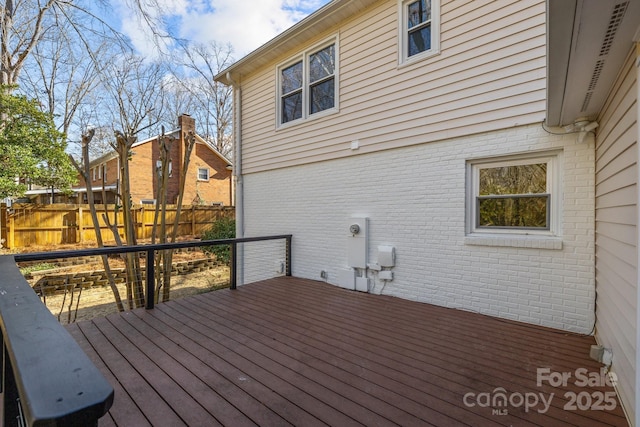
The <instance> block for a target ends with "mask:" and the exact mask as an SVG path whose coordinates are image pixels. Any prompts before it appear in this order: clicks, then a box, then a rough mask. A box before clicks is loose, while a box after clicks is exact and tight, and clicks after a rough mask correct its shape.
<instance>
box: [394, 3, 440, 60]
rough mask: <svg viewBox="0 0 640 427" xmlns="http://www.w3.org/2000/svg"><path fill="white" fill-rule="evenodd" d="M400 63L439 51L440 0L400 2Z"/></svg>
mask: <svg viewBox="0 0 640 427" xmlns="http://www.w3.org/2000/svg"><path fill="white" fill-rule="evenodd" d="M400 9H401V10H400V13H399V16H400V17H401V22H400V38H399V40H400V43H401V47H400V63H404V62H408V61H413V60H415V59H419V58H424V57H427V56H430V55H433V54H436V53H438V52H439V51H440V28H439V21H440V0H401V1H400Z"/></svg>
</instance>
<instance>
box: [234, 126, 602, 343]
mask: <svg viewBox="0 0 640 427" xmlns="http://www.w3.org/2000/svg"><path fill="white" fill-rule="evenodd" d="M361 142H362V143H366V141H361ZM539 150H542V151H544V150H562V155H561V157H560V158H559V159H560V161H561V164H560V168H561V170H562V174H563V178H562V182H561V189H562V194H561V197H562V201H563V203H562V206H563V209H562V213H561V239H556V240H559V243H558V242H553V241H552V240H551V242H552V243H551V244H550V243H549V242H547V241H545V242H544V243H543V244H538V245H536V244H533V245H531V244H530V243H529V246H537V247H524V246H526V245H527V241H524V240H526V239H522V240H523V241H519V240H518V239H512V241H511V240H509V239H497V240H496V241H495V242H492V241H491V240H490V239H488V240H487V241H484V242H483V241H473V242H472V241H471V239H469V238H468V237H466V235H465V214H466V208H465V206H466V190H465V186H466V162H467V161H468V160H470V159H475V158H482V157H492V156H502V155H507V154H520V153H528V152H532V151H539ZM593 150H594V147H593V142H592V141H585V142H584V143H582V144H580V143H578V142H577V136H576V135H565V136H557V135H550V134H548V133H546V132H545V131H544V130H542V128H541V126H540V125H538V124H537V125H530V126H523V127H518V128H513V129H506V130H502V131H499V132H492V133H484V134H478V135H473V136H469V137H464V138H457V139H453V140H448V141H441V142H436V143H430V144H424V145H419V146H415V147H408V148H399V149H392V150H386V151H380V152H376V153H372V154H363V155H357V151H355V152H354V154H355V155H354V156H352V157H349V158H346V159H339V160H334V161H328V162H318V163H314V164H310V165H306V166H300V167H291V168H284V169H279V170H275V171H270V172H263V173H256V174H249V175H246V176H245V177H244V182H245V235H247V236H256V235H269V234H280V233H292V234H293V236H294V237H293V260H294V261H293V274H294V275H295V276H299V277H305V278H312V279H317V280H322V279H321V277H320V272H321V271H322V270H325V271H327V273H328V279H327V280H328V281H329V282H331V283H338V274H339V272H340V271H341V270H344V269H346V268H347V267H346V239H347V231H348V226H349V222H350V220H349V219H350V217H351V216H352V215H354V214H361V215H366V216H367V217H369V218H370V222H369V236H370V239H369V248H368V249H369V260H371V261H375V260H376V257H377V247H378V245H382V244H389V245H393V246H395V247H396V251H397V261H396V267H395V268H394V269H393V271H394V274H395V276H394V280H393V281H392V282H389V283H387V284H386V285H385V286H384V287H383V286H382V282H381V281H379V280H376V281H375V286H374V288H373V291H374V292H376V293H378V292H381V293H384V294H387V295H393V296H397V297H402V298H408V299H412V300H417V301H422V302H428V303H432V304H437V305H441V306H446V307H453V308H460V309H466V310H472V311H477V312H480V313H484V314H489V315H493V316H498V317H503V318H508V319H514V320H519V321H524V322H529V323H534V324H541V325H545V326H550V327H554V328H559V329H566V330H570V331H575V332H581V333H589V332H590V331H591V329H592V326H593V322H594V296H595V289H594V194H593V192H594V152H593ZM543 240H544V239H543ZM472 243H473V244H472ZM547 248H555V249H547ZM254 256H255V257H257V256H258V255H256V254H252V253H251V248H249V247H248V248H247V249H246V253H245V255H244V258H245V262H246V267H245V268H246V269H247V271H246V273H245V281H249V280H250V278H251V277H252V275H253V274H254V273H256V274H257V273H259V272H252V271H251V266H252V264H251V260H252V257H254ZM263 268H264V267H263ZM369 277H371V278H374V279H375V278H376V275H375V274H373V273H371V272H370V274H369Z"/></svg>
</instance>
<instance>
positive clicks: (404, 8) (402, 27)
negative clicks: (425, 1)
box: [398, 0, 440, 66]
mask: <svg viewBox="0 0 640 427" xmlns="http://www.w3.org/2000/svg"><path fill="white" fill-rule="evenodd" d="M415 1H416V0H398V64H399V66H402V65H409V64H413V63H414V62H417V61H422V60H424V59H427V58H430V57H432V56H434V55H438V54H439V53H440V0H431V49H429V50H425V51H424V52H420V53H417V54H415V55H411V56H409V28H408V25H407V23H408V19H407V18H408V11H409V4H411V3H415Z"/></svg>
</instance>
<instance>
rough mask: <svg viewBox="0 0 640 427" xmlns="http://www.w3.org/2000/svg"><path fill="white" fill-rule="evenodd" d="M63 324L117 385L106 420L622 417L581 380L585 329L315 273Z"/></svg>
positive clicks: (482, 421)
mask: <svg viewBox="0 0 640 427" xmlns="http://www.w3.org/2000/svg"><path fill="white" fill-rule="evenodd" d="M68 329H69V331H70V332H71V334H72V335H73V336H74V337H75V339H76V340H77V341H78V342H79V343H80V345H81V346H82V348H83V349H84V350H85V351H86V352H87V354H89V356H90V357H91V358H92V359H93V360H94V361H95V363H96V365H97V366H98V368H99V369H100V370H102V372H103V373H104V374H105V376H106V378H107V379H108V380H109V382H110V383H111V384H112V385H113V387H114V389H115V402H114V404H113V407H112V408H111V410H110V412H109V414H108V415H107V416H105V417H103V418H102V419H101V420H100V425H101V426H111V425H118V426H145V425H152V426H179V425H189V426H215V425H225V426H233V427H237V426H249V425H251V426H255V425H259V426H283V425H296V426H305V427H306V426H318V425H333V426H340V427H343V426H354V425H364V426H386V425H404V426H421V425H434V426H455V425H468V426H493V425H495V426H498V425H502V426H510V425H513V426H565V425H569V426H596V425H616V426H618V425H627V423H626V420H625V418H624V415H623V412H622V409H621V407H620V404H619V402H618V401H617V398H615V400H611V392H613V388H611V387H598V386H581V385H582V381H581V380H582V379H583V376H582V375H581V374H582V373H585V374H586V375H590V377H591V381H592V384H594V383H599V382H600V381H599V379H597V378H596V377H599V372H600V371H599V370H600V365H599V364H598V363H596V362H594V361H592V360H590V359H589V348H590V345H591V344H593V343H594V340H593V338H591V337H584V336H578V335H572V334H567V333H562V332H560V331H557V330H552V329H546V328H541V327H535V326H531V325H526V324H522V323H517V322H511V321H505V320H500V319H495V318H492V317H488V316H483V315H479V314H474V313H469V312H463V311H459V310H452V309H446V308H442V307H435V306H432V305H428V304H421V303H416V302H410V301H405V300H401V299H397V298H391V297H385V296H374V295H369V294H363V293H357V292H352V291H346V290H343V289H339V288H336V287H334V286H330V285H327V284H324V283H321V282H316V281H311V280H303V279H296V278H279V279H273V280H268V281H264V282H260V283H254V284H251V285H245V286H242V287H240V288H239V289H237V290H235V291H232V290H228V289H227V290H222V291H217V292H212V293H209V294H202V295H197V296H194V297H189V298H185V299H181V300H176V301H171V302H169V303H165V304H159V305H157V306H156V308H155V309H153V310H149V311H145V310H135V311H132V312H127V313H122V314H117V315H111V316H109V317H106V318H100V319H96V320H93V321H90V322H83V323H79V324H74V325H70V326H68ZM538 368H548V369H549V373H553V374H556V375H558V376H559V375H561V374H564V375H565V376H566V375H567V374H569V375H571V377H569V378H567V381H565V383H566V384H553V385H557V386H556V387H554V386H552V385H551V384H549V381H546V380H544V381H542V384H541V385H540V386H538V385H537V381H536V380H537V369H538ZM579 368H583V369H584V371H578V372H576V370H577V369H579ZM576 374H577V375H576ZM586 375H585V376H586ZM552 377H553V378H556V377H555V376H553V375H552ZM501 392H502V395H504V396H506V398H507V402H506V405H504V406H503V405H501V403H502V402H503V401H501V400H500V399H497V400H496V399H495V398H496V397H499V395H500V393H501ZM606 393H610V394H608V395H607V394H606ZM572 395H575V396H576V397H577V399H574V402H571V399H570V398H571V396H572ZM540 396H542V397H543V398H544V399H545V402H548V401H550V405H549V406H548V407H545V405H544V404H543V403H542V402H541V401H540V400H539V399H540ZM601 397H606V399H607V400H603V399H601ZM534 398H535V399H538V401H537V402H538V403H537V404H536V405H533V404H534V403H535V402H536V400H535V399H534ZM494 400H495V401H494ZM524 402H529V407H526V405H525V403H524ZM567 405H568V406H567ZM573 406H575V409H573ZM603 406H604V407H607V408H611V407H613V406H615V408H613V409H611V410H595V409H597V408H598V407H603ZM580 407H582V408H583V409H584V408H589V409H587V410H580V409H579V408H580Z"/></svg>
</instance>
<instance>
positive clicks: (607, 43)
mask: <svg viewBox="0 0 640 427" xmlns="http://www.w3.org/2000/svg"><path fill="white" fill-rule="evenodd" d="M628 5H629V2H628V1H625V2H621V3H617V4H616V5H615V6H614V7H613V11H612V12H611V17H610V18H609V24H608V25H607V32H606V33H605V35H604V39H603V40H602V44H601V46H600V54H599V57H600V59H598V61H597V62H596V65H595V66H594V67H593V73H591V81H590V82H589V87H588V89H587V93H586V94H585V97H584V101H583V102H582V112H583V113H585V112H586V111H587V109H588V108H589V103H590V102H591V97H592V96H593V91H594V90H595V89H596V86H597V85H598V80H599V79H600V74H602V69H603V68H604V64H605V59H606V58H605V57H606V56H607V55H608V54H609V51H610V50H611V46H612V45H613V40H614V39H615V38H616V33H617V32H618V28H619V27H620V24H621V23H622V19H623V18H624V14H625V12H626V11H627V6H628Z"/></svg>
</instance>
